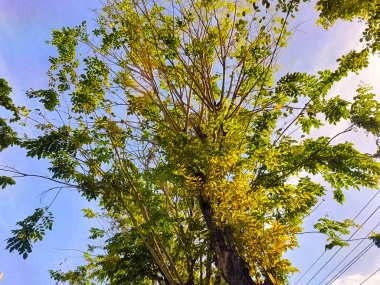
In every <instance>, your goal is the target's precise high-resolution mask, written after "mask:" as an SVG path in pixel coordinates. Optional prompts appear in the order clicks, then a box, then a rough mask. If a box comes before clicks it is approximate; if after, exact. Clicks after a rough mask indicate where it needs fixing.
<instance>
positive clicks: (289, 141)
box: [0, 0, 380, 285]
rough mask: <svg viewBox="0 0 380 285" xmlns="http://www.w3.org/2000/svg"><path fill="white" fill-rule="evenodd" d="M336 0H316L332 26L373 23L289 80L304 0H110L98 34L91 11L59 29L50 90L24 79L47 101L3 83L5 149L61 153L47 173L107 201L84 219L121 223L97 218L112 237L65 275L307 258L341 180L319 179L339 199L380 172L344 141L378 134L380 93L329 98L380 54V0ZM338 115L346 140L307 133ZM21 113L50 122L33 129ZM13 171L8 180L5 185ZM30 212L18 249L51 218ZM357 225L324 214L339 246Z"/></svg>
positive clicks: (233, 269)
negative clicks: (379, 97)
mask: <svg viewBox="0 0 380 285" xmlns="http://www.w3.org/2000/svg"><path fill="white" fill-rule="evenodd" d="M343 2H344V4H345V5H346V6H347V5H348V6H349V7H351V6H350V1H343ZM331 3H332V2H331V1H319V2H318V3H317V8H318V9H319V10H320V11H321V18H320V22H321V23H322V24H323V25H324V27H326V28H327V27H328V26H329V25H330V24H333V22H334V21H335V20H337V19H346V20H352V19H353V18H354V17H361V18H362V19H363V20H365V21H366V22H367V24H368V28H367V30H366V31H365V33H364V39H363V40H364V41H366V42H367V44H368V45H367V46H366V47H365V48H363V49H362V50H359V51H351V52H349V53H348V54H347V55H344V56H342V57H341V58H340V59H338V61H339V67H338V68H337V69H336V70H323V71H320V72H318V73H317V74H307V73H299V72H295V73H287V74H285V75H284V76H282V77H281V78H278V77H276V74H277V73H276V71H277V68H276V66H275V63H276V57H277V56H278V53H279V50H280V49H281V48H282V47H285V46H286V41H287V38H288V36H289V35H290V31H289V28H288V27H289V25H290V22H291V18H292V17H295V16H296V12H297V10H298V7H299V5H300V1H299V0H298V1H297V0H290V1H285V0H280V1H277V2H276V3H274V4H273V3H271V2H269V1H266V0H263V1H262V2H261V3H259V2H256V1H220V0H214V1H208V0H202V1H193V0H189V1H168V2H164V3H160V2H154V1H145V0H143V1H139V0H117V1H116V0H110V1H108V2H107V3H106V4H104V7H103V8H102V10H101V11H99V13H98V21H97V27H96V28H95V29H94V30H93V31H92V32H88V31H87V29H86V24H85V23H82V24H81V25H80V26H78V27H75V28H63V29H62V30H54V32H53V39H52V40H51V42H50V43H51V44H52V45H54V46H56V47H57V50H58V55H57V56H56V57H51V58H50V63H51V68H50V71H49V78H50V86H49V89H46V90H30V91H28V92H27V96H28V97H29V98H30V99H38V100H39V102H40V104H41V106H42V108H38V109H31V108H27V107H17V106H15V105H14V104H13V103H12V100H11V98H10V97H9V94H10V92H11V89H10V87H9V86H8V84H7V83H6V81H5V80H2V81H0V104H1V106H3V107H4V108H5V109H8V110H10V111H11V112H12V114H13V117H12V118H11V119H5V118H4V119H1V121H0V138H1V139H0V144H1V148H0V149H1V150H2V149H4V148H6V147H10V146H12V145H17V146H19V147H22V148H24V149H25V150H26V151H27V154H28V156H30V157H35V158H38V159H41V158H44V159H48V160H49V161H50V163H51V166H50V168H49V170H50V171H51V174H52V175H51V177H46V178H48V179H51V180H54V181H56V182H57V183H60V184H61V185H62V187H71V188H74V189H76V190H77V191H79V192H80V193H82V195H83V196H84V197H86V198H87V199H89V200H92V199H96V200H97V201H98V202H99V207H100V208H101V212H100V213H94V212H93V211H92V210H90V209H86V210H84V211H85V214H86V216H88V217H89V218H91V217H95V216H98V217H102V218H104V219H105V220H106V221H108V222H109V226H110V227H109V229H96V228H93V229H92V230H91V236H90V239H100V240H102V241H103V242H104V245H103V246H101V247H99V246H93V245H89V250H88V252H86V253H85V257H86V259H87V261H88V263H87V264H86V265H84V266H80V267H78V269H77V270H75V271H69V272H60V271H52V272H51V276H52V278H53V279H55V280H56V281H57V282H69V283H70V284H101V283H107V284H170V285H176V284H187V285H191V284H207V285H208V284H241V285H245V284H250V285H251V284H252V285H253V284H284V283H286V280H287V276H288V274H289V273H291V272H294V271H295V268H293V267H292V266H291V263H290V261H288V260H287V259H285V258H283V254H284V253H285V252H286V251H288V250H289V249H292V248H294V247H296V246H297V237H296V235H297V233H300V232H301V231H302V227H301V226H302V221H303V218H304V217H305V216H306V215H308V214H309V213H310V211H311V210H312V208H313V207H314V206H315V205H316V203H317V202H318V199H319V198H321V197H323V196H325V195H326V193H327V191H328V189H326V187H325V186H323V185H322V184H319V183H317V182H315V176H316V175H320V176H321V177H323V179H324V180H325V181H326V183H328V184H329V185H330V187H331V189H333V193H334V198H335V199H336V200H337V202H339V203H343V202H344V192H343V190H344V189H348V188H357V189H359V187H370V188H377V187H378V182H379V181H378V180H379V175H380V164H379V163H378V162H377V161H376V158H377V156H378V154H373V155H371V154H365V153H361V152H359V151H358V150H356V149H355V148H354V146H353V144H352V143H350V142H344V143H335V141H334V139H335V138H336V137H338V136H339V135H341V134H343V133H347V132H351V131H355V130H358V129H363V130H364V131H366V132H367V133H368V134H371V135H373V136H374V137H375V138H377V137H378V135H379V127H380V103H378V102H377V101H376V100H375V95H374V94H372V93H371V90H370V88H369V87H368V86H365V85H361V86H359V87H358V89H357V96H356V97H355V98H354V101H353V102H349V101H346V100H344V99H342V98H340V97H339V96H330V95H328V91H329V90H330V89H331V87H332V86H333V84H334V83H336V82H338V81H339V80H341V79H342V78H343V77H345V76H347V74H348V73H349V72H358V71H359V70H361V69H362V68H364V67H366V66H367V65H368V57H369V55H370V54H372V53H376V52H377V49H378V47H377V46H378V45H377V39H378V37H377V33H378V30H379V29H378V24H377V20H376V15H377V11H378V10H379V9H378V7H379V4H378V3H377V1H376V2H372V1H371V3H374V4H370V3H369V2H368V5H367V6H366V5H364V4H363V6H360V7H359V8H357V9H356V6H352V8H355V9H352V10H350V9H343V8H342V9H341V7H343V6H334V5H333V6H331V5H330V4H331ZM363 3H364V2H363ZM365 3H367V2H365ZM346 6H344V7H346ZM57 114H58V115H57ZM21 118H24V119H25V120H21ZM340 121H347V122H350V124H349V127H347V128H346V129H345V130H343V131H338V133H337V134H336V135H334V136H333V137H317V138H315V137H313V136H311V135H310V134H311V131H312V130H313V129H315V128H319V127H321V126H322V125H323V124H327V125H331V126H334V125H336V124H337V123H338V122H340ZM15 122H21V124H30V125H32V126H33V128H34V129H35V130H36V131H39V135H38V136H36V137H27V136H25V137H22V136H21V135H20V134H19V133H17V132H16V131H15V130H14V129H12V124H14V123H15ZM3 171H7V172H8V173H9V172H13V173H15V174H18V175H20V174H21V175H24V176H27V175H28V174H25V173H21V172H20V171H18V170H16V169H13V168H10V167H6V166H5V167H4V168H3ZM291 178H293V179H291ZM294 181H296V182H294ZM14 183H15V181H14V180H13V178H12V177H11V175H6V176H1V177H0V184H1V185H2V186H3V187H5V186H7V185H9V184H14ZM18 225H19V226H20V229H17V230H14V231H13V234H14V237H12V238H10V239H8V248H9V249H10V250H11V251H13V250H17V251H18V252H19V253H20V254H23V256H24V258H26V257H27V256H28V254H29V253H30V252H31V250H32V243H33V242H35V241H37V240H40V239H42V237H43V235H44V234H45V231H46V229H49V228H51V225H52V216H51V214H50V212H49V211H48V208H45V209H36V212H35V213H34V214H33V215H31V216H30V217H28V218H26V219H25V220H24V221H21V222H19V223H18ZM350 226H354V224H353V223H352V222H351V221H349V220H345V221H341V222H340V221H331V220H328V219H326V218H321V219H320V221H319V222H318V223H317V224H316V225H315V227H316V229H317V230H319V231H320V232H322V233H325V234H328V244H327V246H326V247H327V248H332V247H333V246H343V245H344V244H345V242H344V241H343V240H342V239H340V238H339V236H338V234H337V233H339V232H341V233H346V232H347V228H348V227H350Z"/></svg>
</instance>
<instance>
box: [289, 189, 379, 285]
mask: <svg viewBox="0 0 380 285" xmlns="http://www.w3.org/2000/svg"><path fill="white" fill-rule="evenodd" d="M379 193H380V192H379V191H377V192H376V193H375V194H374V195H373V196H372V198H371V199H370V200H369V201H368V202H367V203H366V204H365V205H364V206H363V207H362V209H361V210H360V211H359V213H357V214H356V216H355V217H354V218H353V219H352V221H355V220H356V219H357V217H358V216H359V215H360V214H361V213H362V212H363V211H364V210H365V209H366V208H367V206H368V205H369V204H370V203H371V202H372V201H373V200H374V199H375V198H376V196H377V195H378V194H379ZM379 207H380V206H379ZM376 210H377V209H376ZM372 215H373V213H372V214H371V216H372ZM367 221H368V219H367V220H366V221H365V222H363V224H362V226H363V225H364V224H365V223H366V222H367ZM358 230H359V229H357V230H356V231H355V233H356V232H357V231H358ZM355 233H354V234H355ZM354 234H352V235H351V237H352V236H353V235H354ZM339 236H341V234H340V235H339ZM351 237H350V238H351ZM350 238H349V239H350ZM341 249H342V248H339V249H338V251H337V252H335V254H334V255H333V256H332V257H330V259H329V260H328V261H327V262H326V263H325V264H324V265H323V267H322V268H320V269H319V270H318V271H317V273H316V274H315V275H314V276H313V277H312V278H311V279H310V280H309V281H308V283H306V285H307V284H309V283H310V282H311V281H312V280H313V279H314V278H315V277H316V276H317V275H318V274H319V273H320V272H321V271H322V269H323V268H324V267H325V266H326V265H327V264H328V263H329V262H330V261H331V260H332V259H333V258H334V257H335V256H336V255H337V253H338V252H339V251H340V250H341ZM326 252H327V251H324V252H323V253H322V254H321V255H320V256H319V257H318V258H317V259H316V260H315V261H314V262H313V264H312V265H310V266H309V267H308V269H307V270H306V271H305V272H304V273H303V274H302V276H301V277H300V278H299V279H298V280H297V281H296V283H295V284H294V285H297V284H298V282H300V281H301V279H302V278H303V277H305V275H306V274H307V273H308V272H309V271H310V270H311V269H312V268H313V267H314V265H315V264H316V263H317V262H318V261H319V260H320V259H321V258H322V257H323V255H324V254H325V253H326ZM330 274H331V273H329V275H330Z"/></svg>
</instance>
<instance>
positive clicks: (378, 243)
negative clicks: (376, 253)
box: [369, 233, 380, 248]
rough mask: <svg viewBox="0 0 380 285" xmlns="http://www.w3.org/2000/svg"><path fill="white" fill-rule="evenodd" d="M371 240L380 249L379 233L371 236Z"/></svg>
mask: <svg viewBox="0 0 380 285" xmlns="http://www.w3.org/2000/svg"><path fill="white" fill-rule="evenodd" d="M369 239H370V240H372V241H373V242H374V243H375V245H376V246H377V247H378V248H380V234H379V233H373V234H371V235H370V236H369Z"/></svg>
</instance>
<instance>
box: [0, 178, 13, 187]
mask: <svg viewBox="0 0 380 285" xmlns="http://www.w3.org/2000/svg"><path fill="white" fill-rule="evenodd" d="M15 184H16V181H14V179H13V178H11V177H8V176H0V185H1V188H2V189H4V188H5V187H7V186H8V185H15Z"/></svg>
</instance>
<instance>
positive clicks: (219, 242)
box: [199, 196, 257, 285]
mask: <svg viewBox="0 0 380 285" xmlns="http://www.w3.org/2000/svg"><path fill="white" fill-rule="evenodd" d="M199 205H200V208H201V211H202V214H203V218H204V220H205V222H206V225H207V228H208V230H209V231H210V239H211V248H212V250H213V252H214V254H215V259H216V266H217V267H218V269H219V270H220V273H221V274H222V276H223V278H224V280H225V281H226V282H227V283H228V284H229V285H257V284H256V283H255V282H254V281H253V280H252V278H251V276H250V275H249V267H248V264H247V263H246V262H245V261H244V260H243V259H242V258H240V256H239V254H238V252H237V250H236V247H235V245H234V243H233V239H232V233H231V231H230V230H229V229H222V228H220V227H219V226H217V225H216V224H215V221H214V220H213V219H214V213H213V210H212V207H211V204H210V202H209V201H208V200H207V199H205V198H204V197H202V196H200V197H199Z"/></svg>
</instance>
